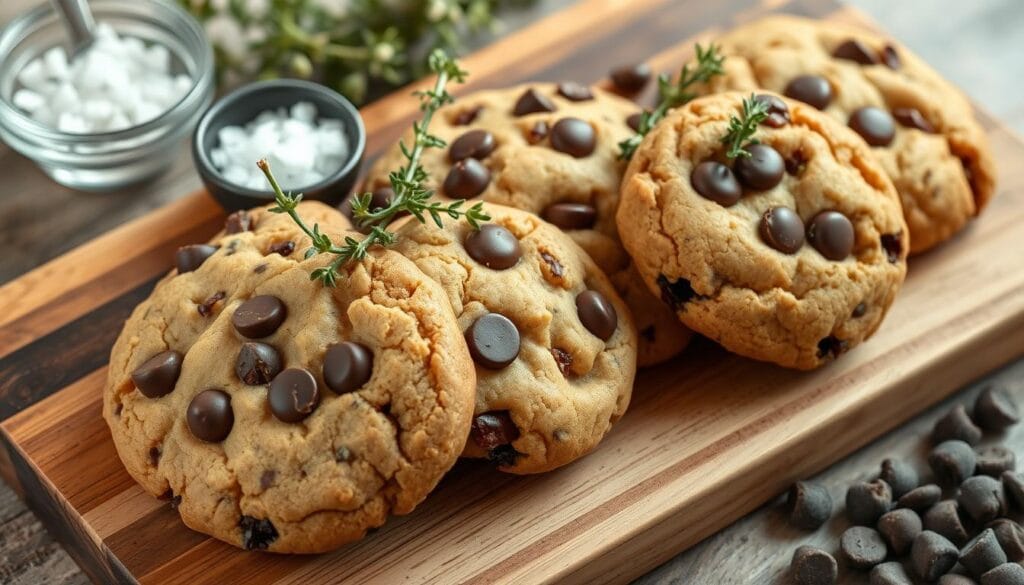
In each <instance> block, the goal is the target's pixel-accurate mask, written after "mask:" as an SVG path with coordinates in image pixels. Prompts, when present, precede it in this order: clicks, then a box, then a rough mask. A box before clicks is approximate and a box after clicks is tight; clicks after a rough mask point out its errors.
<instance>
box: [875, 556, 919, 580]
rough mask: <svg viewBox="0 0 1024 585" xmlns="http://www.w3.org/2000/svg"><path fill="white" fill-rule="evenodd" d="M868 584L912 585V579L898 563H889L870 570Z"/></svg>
mask: <svg viewBox="0 0 1024 585" xmlns="http://www.w3.org/2000/svg"><path fill="white" fill-rule="evenodd" d="M868 582H869V583H870V584H871V585H914V581H913V579H911V578H910V575H908V574H907V571H906V569H904V568H903V564H902V563H900V562H899V561H889V562H888V563H882V564H881V565H877V566H875V568H874V569H871V574H870V575H869V576H868Z"/></svg>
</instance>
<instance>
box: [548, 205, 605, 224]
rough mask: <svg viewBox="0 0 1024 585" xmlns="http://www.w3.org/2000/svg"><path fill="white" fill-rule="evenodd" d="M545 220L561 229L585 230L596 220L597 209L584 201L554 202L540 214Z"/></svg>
mask: <svg viewBox="0 0 1024 585" xmlns="http://www.w3.org/2000/svg"><path fill="white" fill-rule="evenodd" d="M541 217H543V218H544V219H545V220H546V221H548V222H551V223H553V224H554V225H556V226H558V227H560V228H562V229H563V230H587V229H590V228H592V227H594V222H595V221H597V210H596V209H594V206H593V205H587V204H586V203H555V204H553V205H549V206H548V207H547V209H545V210H544V212H543V213H542V214H541Z"/></svg>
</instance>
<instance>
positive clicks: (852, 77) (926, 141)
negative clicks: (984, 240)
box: [711, 16, 995, 254]
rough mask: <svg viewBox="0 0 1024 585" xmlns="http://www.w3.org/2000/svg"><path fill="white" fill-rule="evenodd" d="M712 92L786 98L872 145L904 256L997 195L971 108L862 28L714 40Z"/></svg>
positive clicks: (897, 48)
mask: <svg viewBox="0 0 1024 585" xmlns="http://www.w3.org/2000/svg"><path fill="white" fill-rule="evenodd" d="M716 42H717V43H718V44H720V46H721V49H722V51H723V53H724V54H725V55H727V58H726V61H725V71H726V73H725V76H723V77H721V78H718V79H716V80H714V81H713V83H712V84H711V89H712V90H715V91H723V90H742V91H747V92H750V91H755V90H757V89H758V88H763V89H767V90H770V91H773V92H777V93H781V94H785V95H786V96H788V97H790V98H793V99H796V100H800V101H802V102H804V103H807V104H810V105H812V106H814V107H815V108H817V109H819V110H822V111H824V112H826V113H828V114H829V115H831V116H832V117H833V118H835V119H837V120H839V121H840V122H841V123H842V124H844V125H847V126H849V127H850V128H852V129H853V130H854V131H855V132H857V133H858V134H860V135H861V137H863V138H864V140H865V141H866V142H867V143H868V144H870V145H871V147H872V151H874V153H875V155H876V156H877V157H878V159H879V161H880V162H881V163H882V166H883V167H884V169H885V171H886V173H888V175H889V177H890V178H891V179H892V182H893V183H894V184H895V186H896V190H897V191H898V192H899V194H900V199H901V202H902V205H903V214H904V217H905V219H906V222H907V225H908V227H909V228H910V246H911V249H910V251H911V253H912V254H913V253H918V252H923V251H925V250H927V249H929V248H931V247H933V246H935V245H937V244H939V243H940V242H942V241H944V240H946V239H948V238H950V237H952V236H953V235H954V234H955V233H957V232H958V231H960V230H961V229H963V228H964V226H965V225H966V224H967V223H968V221H969V220H970V219H971V218H972V217H974V216H975V215H977V214H978V213H980V212H981V210H982V209H983V208H984V207H985V205H986V204H987V203H988V201H989V199H991V198H992V196H993V195H994V193H995V163H994V161H993V159H992V155H991V152H990V150H989V145H988V139H987V137H986V136H985V132H984V130H983V129H982V128H981V126H980V125H979V124H978V122H977V121H976V120H975V118H974V113H973V111H972V109H971V105H970V104H969V103H968V101H967V99H966V98H965V97H964V95H963V94H962V93H961V92H960V91H959V90H957V89H956V88H955V87H953V86H952V85H951V84H950V83H948V82H947V81H946V80H944V79H942V77H941V76H939V74H938V73H936V72H935V71H934V70H932V69H931V68H930V67H929V66H928V65H927V64H926V63H924V61H922V60H921V59H920V58H918V57H917V56H916V55H914V54H913V53H911V52H910V51H909V50H907V48H906V47H904V46H902V45H899V44H898V43H895V42H893V41H892V40H890V39H886V38H884V37H881V36H879V35H877V34H874V33H871V32H868V31H865V30H863V29H861V28H858V27H854V26H849V25H845V24H841V23H836V22H822V21H814V20H808V19H802V18H797V17H793V16H771V17H768V18H764V19H761V20H758V21H756V22H753V23H750V24H747V25H744V26H741V27H739V28H736V29H734V30H732V31H731V32H729V33H728V34H726V35H725V36H723V37H721V38H720V39H718V41H716Z"/></svg>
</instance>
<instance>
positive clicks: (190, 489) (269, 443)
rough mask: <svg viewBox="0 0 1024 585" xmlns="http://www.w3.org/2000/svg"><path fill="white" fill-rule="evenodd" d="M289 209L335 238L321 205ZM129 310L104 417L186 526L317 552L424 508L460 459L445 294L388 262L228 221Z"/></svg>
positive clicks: (256, 217)
mask: <svg viewBox="0 0 1024 585" xmlns="http://www.w3.org/2000/svg"><path fill="white" fill-rule="evenodd" d="M298 211H299V214H300V215H301V216H303V217H304V218H305V219H306V220H307V221H308V222H309V223H310V224H312V223H314V222H319V224H320V227H321V230H322V231H323V232H325V233H328V234H330V235H332V237H339V236H340V235H342V234H345V233H348V232H346V231H345V230H346V228H347V221H346V220H345V219H344V218H343V217H342V216H341V214H340V213H338V212H337V211H335V210H332V209H330V208H327V207H325V206H323V205H321V204H318V203H302V204H300V205H299V208H298ZM226 232H227V233H222V234H220V235H218V236H217V237H215V238H214V239H213V240H212V241H211V243H210V247H188V248H186V249H183V251H182V252H179V255H178V258H177V260H178V262H177V264H178V269H177V270H174V271H172V272H171V273H170V274H168V275H167V276H166V277H165V278H164V279H163V280H161V281H160V282H159V283H158V284H157V286H156V289H155V290H154V291H153V293H152V294H151V295H150V297H149V298H148V299H146V300H145V301H143V302H142V303H141V304H140V305H139V306H138V307H137V308H136V309H135V311H134V312H133V313H132V315H131V317H130V318H129V319H128V322H127V323H126V324H125V327H124V330H123V331H122V332H121V335H120V337H119V338H118V340H117V342H116V344H115V345H114V349H113V352H112V354H111V359H110V370H109V375H108V381H107V386H106V389H105V391H104V405H103V415H104V418H105V419H106V421H107V424H108V425H109V427H110V431H111V434H112V435H113V439H114V444H115V445H116V447H117V451H118V454H119V456H120V458H121V460H122V461H123V462H124V465H125V468H126V469H127V470H128V472H129V474H131V476H132V477H133V478H135V480H136V481H138V482H139V484H140V485H141V486H142V487H143V488H144V489H145V490H146V491H147V492H149V493H150V494H153V495H157V496H160V495H164V496H166V497H170V498H173V500H174V501H176V503H177V510H178V512H179V513H180V514H181V517H182V520H183V521H184V522H185V524H187V525H188V526H189V527H191V528H193V529H195V530H198V531H200V532H204V533H206V534H210V535H212V536H215V537H216V538H219V539H221V540H224V541H226V542H229V543H231V544H233V545H235V546H239V547H243V548H246V549H266V550H270V551H273V552H298V553H313V552H321V551H326V550H331V549H333V548H336V547H338V546H340V545H342V544H344V543H346V542H350V541H352V540H356V539H358V538H361V537H362V536H363V535H364V534H365V533H366V531H367V530H368V529H370V528H373V527H376V526H380V525H381V524H383V523H384V521H385V520H386V518H387V517H388V515H390V514H406V513H409V512H411V511H412V510H413V508H415V507H416V505H417V504H418V503H419V502H420V501H422V500H423V498H424V497H426V495H427V493H428V492H430V490H431V489H433V487H434V486H435V485H436V484H437V482H438V481H439V480H440V478H441V476H442V475H443V474H444V473H445V472H446V471H447V470H448V469H449V468H450V467H451V465H452V464H453V463H454V462H455V460H456V459H457V458H458V456H459V454H460V453H461V452H462V449H463V446H464V444H465V440H466V436H467V435H468V434H469V427H470V421H471V416H472V411H473V400H474V390H475V373H474V369H473V364H472V361H471V359H470V357H469V354H468V351H467V349H466V344H465V342H464V341H463V338H462V332H461V331H460V330H459V328H458V323H457V322H456V320H455V316H454V315H453V314H452V312H451V308H450V305H449V303H448V299H447V297H446V296H445V294H444V291H442V290H441V288H440V287H439V286H438V285H437V284H436V283H434V282H433V281H432V280H430V279H429V278H427V277H426V276H425V275H424V274H423V273H422V272H421V271H420V270H419V269H418V268H416V266H415V265H414V264H413V263H412V262H411V261H409V260H407V259H406V258H403V257H402V256H401V255H400V254H398V253H397V252H394V251H390V250H374V251H371V252H370V254H369V255H368V256H367V257H366V258H365V259H364V260H362V261H360V262H357V263H351V264H349V265H348V266H346V267H345V268H344V269H343V272H342V274H341V275H339V278H338V284H337V286H336V287H335V288H329V287H325V286H323V285H322V284H321V283H319V282H314V281H311V280H310V278H309V275H310V272H311V271H312V270H313V269H314V268H317V267H320V266H324V265H326V263H327V262H329V261H330V257H329V256H315V257H313V258H311V259H309V260H303V252H304V251H305V249H306V248H307V247H308V246H309V245H310V241H309V239H308V238H307V237H305V235H304V234H302V233H301V231H299V230H298V228H297V227H296V226H295V225H294V224H293V223H292V220H291V219H290V218H288V217H287V216H283V215H275V214H270V213H268V212H267V211H266V210H265V209H258V210H254V211H252V212H251V213H247V214H236V215H233V216H231V218H229V220H228V225H227V229H226Z"/></svg>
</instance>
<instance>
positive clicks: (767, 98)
mask: <svg viewBox="0 0 1024 585" xmlns="http://www.w3.org/2000/svg"><path fill="white" fill-rule="evenodd" d="M754 99H755V100H756V101H759V102H761V103H763V104H766V105H767V106H768V117H767V118H765V120H764V122H762V124H764V125H765V126H768V127H770V128H782V127H783V126H785V125H786V124H789V106H787V105H786V102H784V101H782V99H780V98H779V97H778V96H774V95H771V94H767V93H762V94H759V95H757V96H754Z"/></svg>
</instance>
